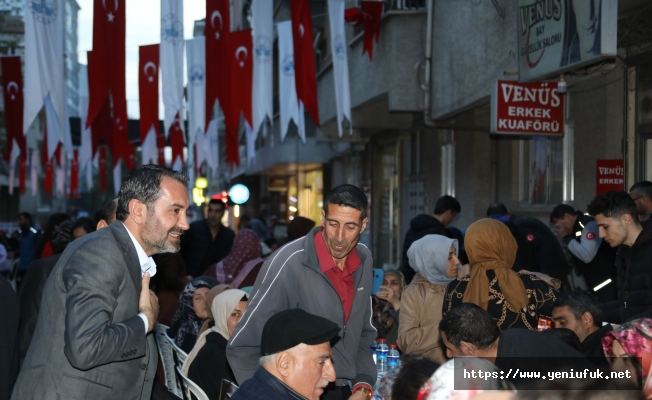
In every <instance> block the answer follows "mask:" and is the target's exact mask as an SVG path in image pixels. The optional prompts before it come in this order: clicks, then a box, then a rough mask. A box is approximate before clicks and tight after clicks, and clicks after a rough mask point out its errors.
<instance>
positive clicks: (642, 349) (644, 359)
mask: <svg viewBox="0 0 652 400" xmlns="http://www.w3.org/2000/svg"><path fill="white" fill-rule="evenodd" d="M602 348H603V349H604V354H605V356H606V357H607V360H608V361H609V366H610V367H611V370H612V371H615V372H625V373H627V372H628V373H629V376H630V377H631V379H632V381H633V382H634V383H635V384H638V382H641V384H642V385H643V394H644V395H645V398H646V399H652V376H651V375H652V319H650V318H639V319H635V320H633V321H630V322H626V323H624V324H622V325H620V327H618V329H615V330H613V331H611V332H607V333H606V334H605V335H604V337H603V338H602Z"/></svg>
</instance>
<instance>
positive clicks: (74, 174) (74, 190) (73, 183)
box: [70, 149, 79, 199]
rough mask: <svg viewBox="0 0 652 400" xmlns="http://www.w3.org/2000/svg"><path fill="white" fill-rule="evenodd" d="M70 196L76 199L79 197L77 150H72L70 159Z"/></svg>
mask: <svg viewBox="0 0 652 400" xmlns="http://www.w3.org/2000/svg"><path fill="white" fill-rule="evenodd" d="M70 197H71V198H73V199H76V198H78V197H79V150H78V149H74V150H73V151H72V160H71V161H70Z"/></svg>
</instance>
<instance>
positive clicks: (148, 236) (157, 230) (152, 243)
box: [141, 212, 183, 254]
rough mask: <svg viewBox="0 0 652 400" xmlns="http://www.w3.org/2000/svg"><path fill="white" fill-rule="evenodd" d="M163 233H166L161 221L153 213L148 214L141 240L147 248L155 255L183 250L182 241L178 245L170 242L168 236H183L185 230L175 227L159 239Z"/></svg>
mask: <svg viewBox="0 0 652 400" xmlns="http://www.w3.org/2000/svg"><path fill="white" fill-rule="evenodd" d="M163 231H165V228H164V227H163V225H162V224H161V221H159V220H158V219H157V218H156V216H155V215H154V213H153V212H151V213H150V212H148V213H147V222H146V223H145V227H144V228H143V232H142V234H141V239H142V240H143V243H144V244H145V246H147V247H148V248H149V249H150V250H151V251H153V254H159V253H176V252H178V251H179V250H180V249H181V241H179V243H178V244H174V243H171V242H170V241H169V240H168V235H169V234H170V233H178V234H179V235H181V234H183V230H181V229H179V228H176V227H173V228H172V229H170V230H168V231H167V232H166V233H165V236H163V237H159V236H160V234H161V233H162V232H163Z"/></svg>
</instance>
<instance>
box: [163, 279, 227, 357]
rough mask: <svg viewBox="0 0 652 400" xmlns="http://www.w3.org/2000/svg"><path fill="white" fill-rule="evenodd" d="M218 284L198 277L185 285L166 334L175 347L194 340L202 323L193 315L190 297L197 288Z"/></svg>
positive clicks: (193, 310)
mask: <svg viewBox="0 0 652 400" xmlns="http://www.w3.org/2000/svg"><path fill="white" fill-rule="evenodd" d="M218 284H219V282H218V281H217V279H215V278H213V277H210V276H200V277H199V278H195V279H193V280H192V281H190V282H188V283H187V284H186V287H185V288H184V289H183V292H182V293H181V297H179V308H178V309H177V311H176V312H175V313H174V316H173V317H172V323H171V324H170V329H168V334H169V335H170V336H171V337H173V338H174V342H175V343H176V344H177V346H179V347H182V346H183V343H184V342H185V341H186V340H195V338H196V337H197V334H198V333H199V328H200V327H201V325H202V323H203V322H204V321H203V320H202V319H201V318H199V317H198V316H197V314H196V313H195V309H194V307H193V304H192V295H193V294H194V293H195V291H196V290H197V289H199V288H203V287H205V288H209V289H212V288H213V287H215V286H217V285H218Z"/></svg>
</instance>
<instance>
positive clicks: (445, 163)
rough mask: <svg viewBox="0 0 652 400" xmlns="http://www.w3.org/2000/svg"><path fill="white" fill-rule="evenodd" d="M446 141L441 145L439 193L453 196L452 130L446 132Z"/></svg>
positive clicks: (453, 153)
mask: <svg viewBox="0 0 652 400" xmlns="http://www.w3.org/2000/svg"><path fill="white" fill-rule="evenodd" d="M446 142H447V143H446V144H444V145H443V146H442V147H441V195H442V196H445V195H449V196H453V197H455V141H454V140H453V134H452V132H447V133H446Z"/></svg>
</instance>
